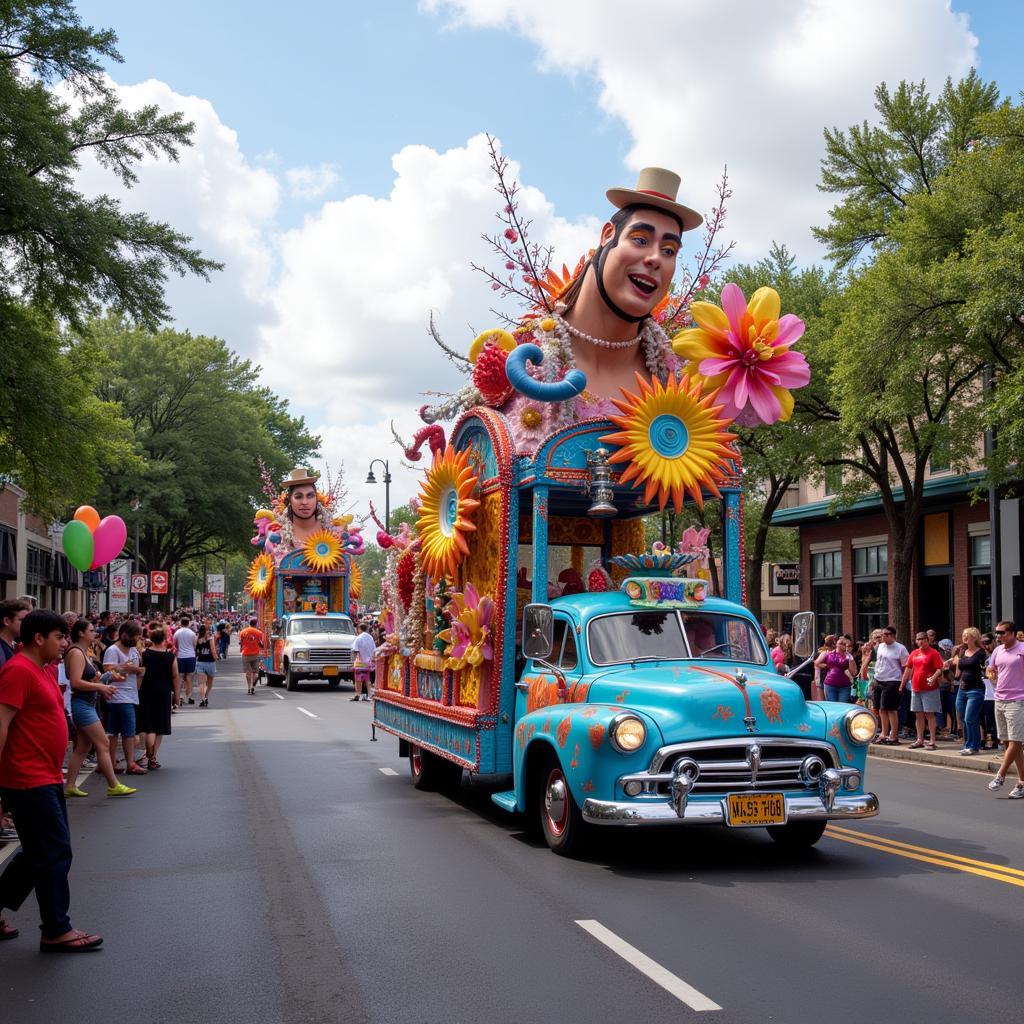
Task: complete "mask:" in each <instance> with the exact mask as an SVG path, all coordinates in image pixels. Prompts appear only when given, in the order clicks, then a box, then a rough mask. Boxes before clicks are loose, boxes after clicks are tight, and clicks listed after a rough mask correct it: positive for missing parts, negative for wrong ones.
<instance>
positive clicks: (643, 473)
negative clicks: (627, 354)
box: [601, 374, 736, 512]
mask: <svg viewBox="0 0 1024 1024" xmlns="http://www.w3.org/2000/svg"><path fill="white" fill-rule="evenodd" d="M636 380H637V384H638V385H639V386H640V394H639V395H634V394H633V393H632V392H630V391H627V390H626V389H625V388H623V389H622V396H623V399H624V401H619V400H618V399H613V400H612V401H613V402H614V403H615V405H616V406H617V407H618V408H619V409H621V410H622V413H623V415H622V416H611V417H609V418H610V419H611V421H612V423H614V424H615V425H616V426H617V427H621V430H620V432H619V433H617V434H606V435H605V436H604V437H602V438H601V440H602V441H604V442H606V443H608V444H614V445H618V446H619V450H618V451H617V452H615V453H614V454H613V455H612V456H611V458H610V459H609V461H610V462H612V463H616V462H628V463H629V466H628V467H627V468H626V470H625V472H624V473H623V474H622V478H621V479H622V483H629V482H630V481H633V486H634V487H639V486H640V485H641V484H643V485H644V502H645V503H650V501H651V499H652V498H653V497H654V495H655V494H657V496H658V507H659V508H662V509H663V508H664V507H665V504H666V503H667V501H668V499H669V497H671V498H672V503H673V505H674V506H675V510H676V512H679V511H681V509H682V506H683V495H684V493H685V492H686V491H689V492H690V494H692V495H693V499H694V501H696V503H697V505H698V506H700V507H703V505H704V498H703V495H702V493H701V487H702V486H703V487H706V488H707V489H708V490H709V491H711V493H712V494H714V495H716V496H717V497H721V494H720V493H719V490H718V484H719V483H720V482H721V480H722V479H723V477H724V476H725V475H726V474H727V473H728V472H729V471H730V467H729V460H730V459H732V458H733V457H734V452H733V451H732V450H731V449H730V448H729V442H730V441H733V440H735V438H736V435H735V434H730V433H728V432H727V431H726V429H725V428H726V426H727V425H728V422H727V420H725V419H724V418H723V417H722V415H721V413H722V407H721V405H715V404H714V402H715V394H714V393H712V394H710V395H706V396H704V395H701V390H700V383H699V382H696V383H693V384H691V383H690V378H689V377H688V376H684V377H683V378H682V380H679V381H676V380H675V379H671V380H669V382H668V384H664V385H663V384H662V383H661V381H659V380H654V381H653V382H650V383H649V382H647V381H645V380H644V379H643V377H641V376H640V374H637V375H636Z"/></svg>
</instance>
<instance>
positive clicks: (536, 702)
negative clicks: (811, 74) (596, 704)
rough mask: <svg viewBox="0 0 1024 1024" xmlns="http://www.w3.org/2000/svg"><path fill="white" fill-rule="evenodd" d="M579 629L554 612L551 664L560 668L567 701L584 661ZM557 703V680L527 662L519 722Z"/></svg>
mask: <svg viewBox="0 0 1024 1024" xmlns="http://www.w3.org/2000/svg"><path fill="white" fill-rule="evenodd" d="M577 639H578V638H577V634H576V627H575V626H574V625H573V623H572V621H571V620H570V618H569V617H568V616H567V615H566V614H564V613H559V612H555V616H554V630H553V633H552V644H551V657H550V659H548V660H549V662H550V663H551V664H552V665H555V666H557V667H558V668H559V669H560V670H561V672H562V674H563V676H564V677H565V683H566V686H567V688H568V695H567V697H568V699H569V700H572V694H573V690H574V688H575V685H576V684H577V683H578V682H579V677H580V670H581V659H580V656H579V650H578V645H577ZM557 703H558V677H557V675H556V674H555V673H552V672H550V671H549V670H548V669H546V668H544V667H543V666H542V665H539V664H537V662H535V661H532V660H530V661H527V662H526V667H525V668H524V670H523V675H522V678H521V679H520V681H519V683H518V684H517V685H516V721H518V720H519V719H520V718H522V717H523V715H525V714H527V713H528V712H530V711H536V710H537V709H538V708H542V707H547V706H548V705H551V704H557Z"/></svg>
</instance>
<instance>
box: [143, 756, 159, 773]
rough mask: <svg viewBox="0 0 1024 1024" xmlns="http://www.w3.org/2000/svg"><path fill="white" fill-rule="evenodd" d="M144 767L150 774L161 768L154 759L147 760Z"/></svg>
mask: <svg viewBox="0 0 1024 1024" xmlns="http://www.w3.org/2000/svg"><path fill="white" fill-rule="evenodd" d="M146 765H147V767H148V768H149V770H150V771H151V772H156V771H159V770H160V769H161V768H163V765H162V764H161V763H160V762H159V761H158V760H157V759H156V758H155V757H151V758H149V760H148V761H147V762H146Z"/></svg>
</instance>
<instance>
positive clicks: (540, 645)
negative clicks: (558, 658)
mask: <svg viewBox="0 0 1024 1024" xmlns="http://www.w3.org/2000/svg"><path fill="white" fill-rule="evenodd" d="M554 633H555V616H554V613H553V612H552V611H551V609H550V608H549V607H548V606H547V605H546V604H528V605H527V606H526V607H525V608H524V609H523V655H524V656H525V657H527V658H550V657H551V647H552V645H553V643H554Z"/></svg>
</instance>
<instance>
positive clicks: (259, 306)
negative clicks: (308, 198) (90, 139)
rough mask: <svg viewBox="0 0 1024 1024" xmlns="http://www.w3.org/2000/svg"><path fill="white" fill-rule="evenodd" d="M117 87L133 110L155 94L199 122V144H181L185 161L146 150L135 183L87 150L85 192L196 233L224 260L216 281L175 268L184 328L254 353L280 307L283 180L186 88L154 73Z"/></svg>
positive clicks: (178, 314) (170, 290)
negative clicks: (127, 184)
mask: <svg viewBox="0 0 1024 1024" xmlns="http://www.w3.org/2000/svg"><path fill="white" fill-rule="evenodd" d="M111 86H112V87H113V88H114V89H115V90H116V92H117V94H118V97H119V98H120V100H121V103H122V104H123V106H124V107H125V108H126V109H128V110H138V109H139V108H140V107H143V106H145V105H147V104H151V103H152V104H156V105H157V106H158V107H159V108H160V109H161V111H162V112H164V113H167V112H170V111H172V110H178V111H181V112H182V113H183V114H184V115H185V117H186V118H187V119H188V120H189V121H192V122H193V123H194V124H195V133H194V135H193V145H192V146H191V147H188V148H184V149H182V150H181V156H180V159H179V161H178V162H177V163H173V162H171V161H169V160H166V159H162V158H154V157H145V158H144V159H143V160H142V161H141V164H140V166H139V168H138V176H139V181H138V184H137V185H135V187H134V188H132V189H128V190H126V189H123V188H122V187H121V186H120V185H119V183H118V181H117V179H116V178H115V177H114V176H113V175H112V174H111V173H110V172H109V171H106V170H104V169H103V168H102V167H100V166H99V165H98V164H97V163H96V162H95V160H93V159H92V157H91V156H88V155H86V156H85V157H84V158H83V160H82V168H81V171H80V173H79V176H78V183H79V187H80V188H81V189H82V190H83V191H84V192H86V193H87V194H91V195H97V194H101V193H105V194H107V195H111V196H114V197H115V198H117V199H119V200H120V201H121V203H122V205H123V207H124V208H125V209H126V210H144V211H145V212H146V213H147V215H148V216H149V217H151V218H152V219H154V220H160V221H165V222H166V223H168V224H170V225H171V227H173V228H174V229H175V230H177V231H180V232H182V233H183V234H186V235H190V236H192V238H193V240H194V243H195V244H196V245H197V246H198V248H199V249H200V250H201V251H202V252H203V254H204V255H205V256H207V257H209V258H210V259H214V260H219V261H221V262H223V263H224V264H226V268H225V270H223V271H221V272H220V273H214V274H213V275H212V280H211V282H210V283H206V282H205V281H203V280H201V279H199V278H195V277H188V278H178V277H174V276H172V277H171V278H170V279H169V280H168V283H167V289H166V293H167V300H168V302H169V304H170V306H171V309H172V311H173V314H174V316H175V318H176V319H177V322H178V324H179V325H180V326H181V327H182V328H187V329H189V330H191V331H192V332H193V333H196V334H199V333H202V334H215V335H218V336H219V337H222V338H224V339H226V340H227V341H228V342H229V343H230V344H231V346H232V347H233V348H235V349H236V350H238V351H240V352H242V353H243V354H245V355H251V354H252V352H253V350H254V341H255V333H256V329H257V326H258V325H259V324H262V323H265V322H266V321H267V319H268V317H269V316H270V315H272V312H271V309H270V307H269V306H268V305H267V301H266V297H267V290H268V288H269V287H270V284H271V282H272V280H273V277H274V270H275V255H274V251H273V239H272V232H273V229H274V225H275V218H276V216H277V211H278V207H279V203H280V196H281V186H280V183H279V182H278V180H277V178H276V177H275V176H274V175H273V174H272V173H271V172H270V171H269V170H267V169H265V168H262V167H255V166H253V165H252V164H251V163H250V162H249V161H248V160H247V159H246V157H245V155H244V154H243V153H242V150H241V148H240V147H239V144H238V136H237V134H236V132H235V131H233V130H232V129H231V128H229V127H228V126H227V125H225V124H224V123H223V122H222V121H221V120H220V118H219V117H218V115H217V112H216V110H214V108H213V105H212V104H211V103H210V102H209V101H208V100H205V99H200V98H198V97H196V96H183V95H181V94H180V93H176V92H175V91H174V90H173V89H171V87H170V86H169V85H167V84H166V83H164V82H160V81H156V80H152V79H151V80H149V81H146V82H142V83H140V84H138V85H118V84H116V83H113V82H111Z"/></svg>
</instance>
